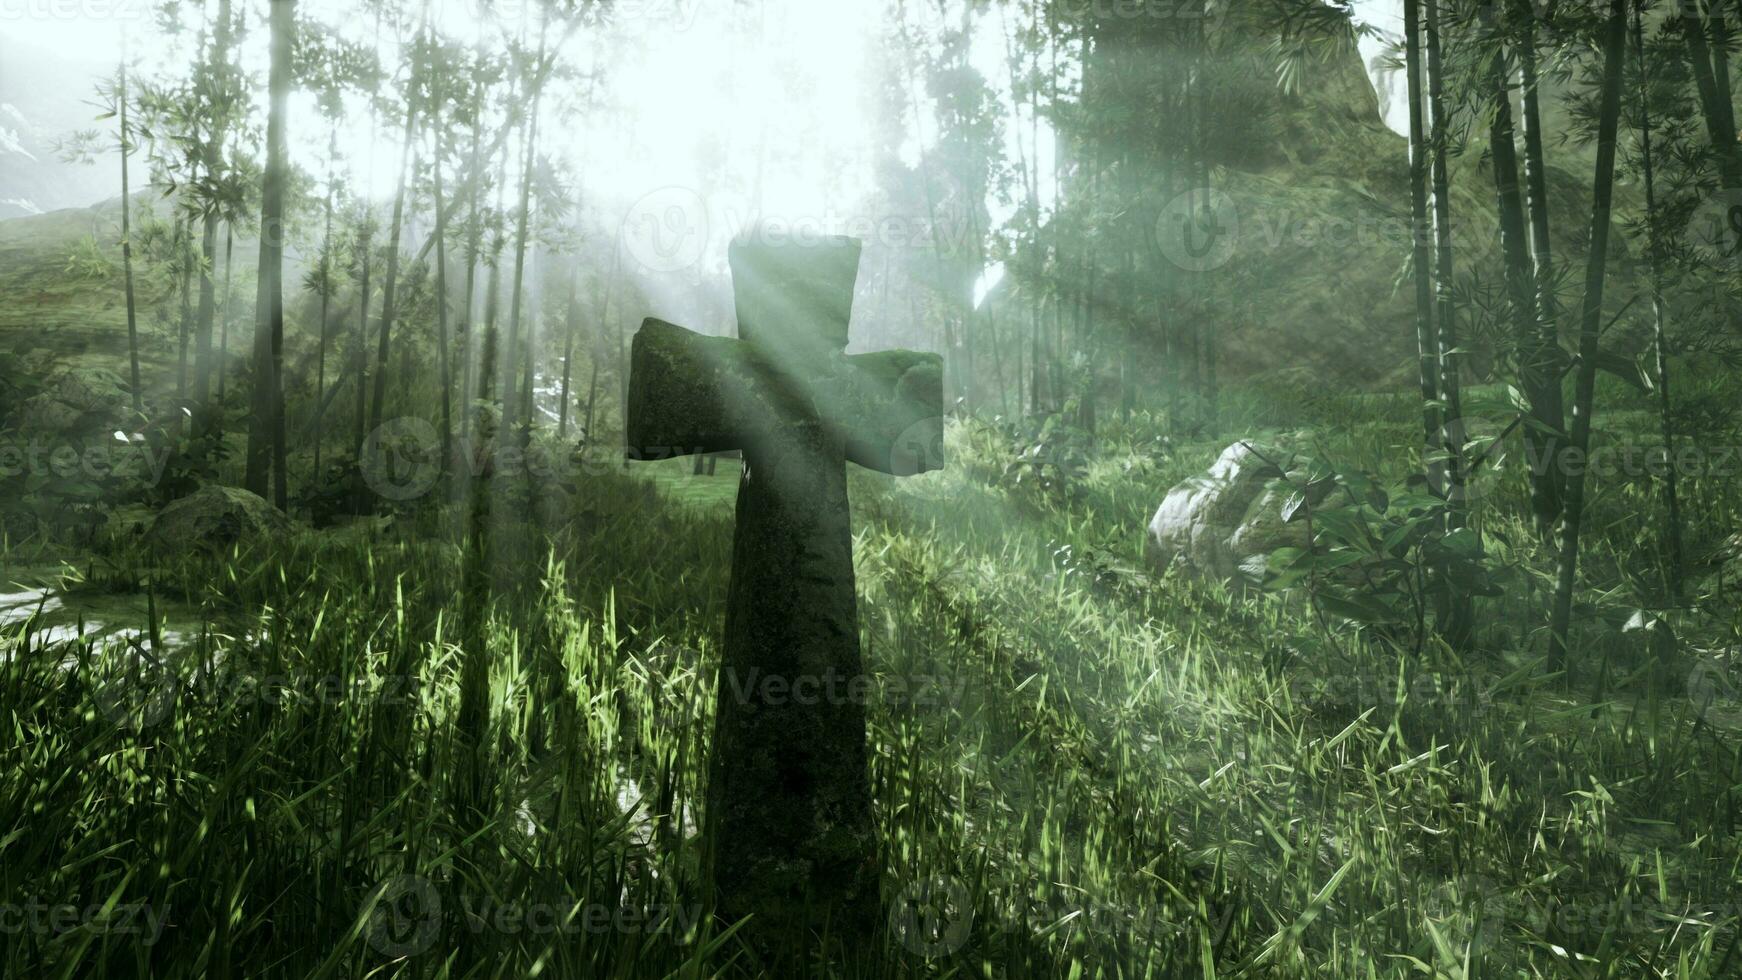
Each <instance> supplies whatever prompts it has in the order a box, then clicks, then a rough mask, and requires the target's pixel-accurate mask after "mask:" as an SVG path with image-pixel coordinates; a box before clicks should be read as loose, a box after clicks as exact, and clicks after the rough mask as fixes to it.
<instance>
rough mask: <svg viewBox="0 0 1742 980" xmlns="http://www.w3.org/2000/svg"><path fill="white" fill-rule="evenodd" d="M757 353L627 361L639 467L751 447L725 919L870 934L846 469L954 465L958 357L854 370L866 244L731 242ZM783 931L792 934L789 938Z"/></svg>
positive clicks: (871, 874)
mask: <svg viewBox="0 0 1742 980" xmlns="http://www.w3.org/2000/svg"><path fill="white" fill-rule="evenodd" d="M729 262H730V265H731V269H732V281H733V289H734V302H735V305H736V307H737V315H738V331H739V337H740V338H741V339H733V338H726V337H706V336H702V335H700V334H697V333H693V332H691V331H689V330H685V329H684V328H682V327H678V326H674V325H672V324H670V323H666V322H664V321H661V320H657V319H651V318H650V319H648V320H646V321H644V322H643V323H642V325H641V329H640V330H639V331H637V332H636V334H635V339H634V342H633V346H632V348H631V353H630V375H629V405H628V420H627V421H628V433H627V441H628V447H627V448H628V452H629V455H630V457H631V458H639V459H647V458H664V457H669V456H677V455H690V454H695V453H713V452H722V451H727V450H740V451H742V453H743V459H744V471H743V476H742V478H741V480H740V483H739V486H738V504H737V528H736V531H735V533H734V537H733V542H732V578H731V585H730V590H729V593H728V600H727V607H726V631H725V643H724V647H723V651H722V658H721V666H720V678H719V690H718V699H717V705H718V708H717V716H716V720H715V727H714V745H713V754H712V759H713V762H712V770H711V772H710V776H709V788H708V793H707V810H706V813H705V815H704V816H705V821H706V825H707V826H706V829H705V841H706V844H705V847H706V849H707V853H708V855H709V862H710V866H711V869H712V871H711V874H712V879H713V882H714V893H715V899H716V903H717V906H718V909H719V911H720V912H721V913H722V914H723V915H725V916H727V917H728V918H739V917H741V916H743V915H745V914H749V913H755V916H756V923H757V925H758V926H759V928H758V929H757V930H756V931H758V932H760V933H762V934H763V935H765V936H767V935H773V934H777V933H775V932H771V931H770V930H786V929H791V928H805V927H809V928H819V927H820V925H821V923H822V921H823V919H824V918H828V919H829V921H830V922H831V928H832V931H833V932H834V933H835V934H836V935H840V934H842V932H843V930H844V929H846V930H852V931H858V930H860V929H868V928H870V926H871V925H872V924H874V921H875V918H874V917H875V914H876V910H877V908H878V904H877V903H878V874H877V872H878V866H877V858H876V853H877V852H876V847H875V840H874V834H873V828H872V823H871V792H870V785H869V775H868V771H867V768H866V744H865V743H866V738H865V703H864V701H865V694H866V692H867V691H868V690H869V684H868V681H867V678H866V676H865V674H864V668H863V666H862V664H861V662H860V656H859V621H858V611H857V600H856V597H855V595H854V583H853V544H852V542H853V539H852V529H851V526H850V523H851V522H850V515H849V511H848V505H847V473H846V465H845V464H846V462H847V461H849V460H850V461H852V462H854V463H858V464H859V465H861V466H865V467H868V468H870V469H874V470H879V471H882V472H885V473H893V474H896V475H901V476H905V475H912V474H916V473H921V472H924V471H926V470H933V469H937V468H939V467H941V466H942V464H943V460H942V458H941V456H942V453H941V445H942V437H943V362H942V359H941V358H940V357H939V356H938V355H936V354H925V353H916V352H913V351H883V352H878V353H872V354H857V355H848V354H846V353H845V350H846V346H847V321H848V316H849V313H850V311H851V309H852V303H853V286H854V283H855V281H856V279H857V277H858V266H859V243H858V242H857V241H856V240H854V239H851V238H843V237H830V238H824V239H821V240H817V241H812V242H809V243H799V242H792V243H786V244H767V243H759V242H754V241H743V240H741V241H739V242H737V243H734V244H733V245H732V247H731V249H730V251H729ZM779 934H784V933H779Z"/></svg>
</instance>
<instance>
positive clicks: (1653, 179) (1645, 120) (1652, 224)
mask: <svg viewBox="0 0 1742 980" xmlns="http://www.w3.org/2000/svg"><path fill="white" fill-rule="evenodd" d="M1642 6H1643V5H1642V4H1639V3H1635V4H1634V6H1633V44H1634V51H1635V53H1636V55H1637V59H1638V66H1639V153H1640V157H1641V160H1640V165H1641V169H1642V176H1643V177H1644V180H1645V236H1646V245H1645V251H1646V256H1647V258H1648V260H1649V262H1648V266H1649V271H1648V275H1649V276H1650V277H1651V281H1650V283H1649V286H1650V290H1651V317H1652V330H1651V340H1652V344H1651V346H1652V351H1653V353H1654V355H1655V358H1656V368H1657V385H1656V388H1657V409H1658V412H1657V415H1658V426H1659V431H1660V433H1661V435H1662V438H1663V454H1664V459H1665V460H1666V461H1667V462H1668V464H1669V465H1666V466H1665V467H1664V468H1663V476H1662V480H1663V484H1662V486H1663V503H1664V529H1663V538H1664V546H1665V550H1666V551H1667V552H1668V556H1667V560H1666V566H1667V567H1666V569H1665V574H1664V584H1665V585H1667V586H1668V587H1669V594H1670V596H1671V598H1672V599H1674V600H1675V601H1677V602H1679V601H1681V597H1682V568H1683V559H1682V514H1681V500H1680V498H1679V494H1678V492H1677V491H1678V488H1677V485H1676V468H1675V463H1674V460H1675V458H1676V456H1675V429H1674V426H1673V425H1672V423H1671V416H1670V393H1669V340H1668V337H1667V335H1666V329H1665V323H1664V320H1665V316H1664V304H1663V242H1662V240H1661V238H1660V227H1659V222H1660V220H1661V216H1660V215H1659V213H1658V206H1657V174H1656V167H1655V166H1654V161H1653V160H1652V147H1651V67H1650V65H1649V64H1648V62H1647V61H1646V57H1645V26H1644V14H1643V13H1642V11H1641V9H1640V8H1641V7H1642Z"/></svg>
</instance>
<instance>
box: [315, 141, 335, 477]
mask: <svg viewBox="0 0 1742 980" xmlns="http://www.w3.org/2000/svg"><path fill="white" fill-rule="evenodd" d="M338 151H339V123H338V120H337V119H334V120H333V121H332V125H331V126H330V127H329V129H328V133H327V160H328V161H329V166H331V164H332V163H333V162H336V161H337V159H338ZM336 176H337V175H336V174H334V173H333V172H332V171H331V170H329V171H328V172H327V197H326V204H325V207H324V215H323V219H324V222H325V223H324V226H323V229H322V231H321V322H320V340H319V344H320V347H319V353H318V354H317V355H316V364H317V367H316V369H315V404H316V405H318V406H319V407H318V408H317V409H316V410H315V418H314V429H315V434H314V443H315V464H314V468H315V479H317V480H318V479H320V472H321V441H322V440H321V436H322V435H323V428H324V427H323V426H322V424H321V420H322V419H323V418H325V417H326V414H327V412H326V392H327V308H328V305H329V304H330V303H331V301H332V297H333V182H334V180H335V179H336Z"/></svg>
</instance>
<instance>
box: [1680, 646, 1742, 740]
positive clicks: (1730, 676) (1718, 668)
mask: <svg viewBox="0 0 1742 980" xmlns="http://www.w3.org/2000/svg"><path fill="white" fill-rule="evenodd" d="M1738 667H1739V665H1738V664H1737V663H1736V657H1735V656H1734V653H1733V651H1726V652H1724V653H1722V654H1720V653H1717V652H1715V651H1708V652H1707V653H1706V654H1705V655H1704V656H1702V657H1701V658H1700V660H1699V662H1698V663H1696V664H1694V669H1693V670H1692V671H1691V672H1689V673H1688V699H1689V700H1691V701H1692V702H1693V703H1694V707H1695V708H1696V709H1698V710H1699V712H1700V715H1701V717H1703V718H1705V720H1706V724H1708V725H1711V726H1713V727H1714V728H1730V729H1742V684H1738V683H1737V674H1738V673H1739V669H1738Z"/></svg>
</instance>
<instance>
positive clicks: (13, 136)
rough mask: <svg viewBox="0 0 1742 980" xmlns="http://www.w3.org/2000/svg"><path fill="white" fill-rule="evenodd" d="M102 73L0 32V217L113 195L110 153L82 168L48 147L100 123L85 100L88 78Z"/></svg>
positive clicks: (115, 167)
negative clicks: (62, 158)
mask: <svg viewBox="0 0 1742 980" xmlns="http://www.w3.org/2000/svg"><path fill="white" fill-rule="evenodd" d="M109 70H110V67H109V66H107V65H104V64H102V63H101V62H97V61H93V60H89V59H82V58H80V57H78V56H77V55H76V54H74V55H72V56H69V55H68V54H67V53H65V52H59V51H57V52H52V53H51V52H48V51H45V50H43V49H42V48H39V47H36V46H34V45H31V44H27V43H25V42H22V41H19V40H18V39H16V38H14V37H8V36H6V35H4V34H0V218H15V217H20V216H23V215H31V214H41V213H43V212H46V211H54V210H57V209H60V208H69V207H85V206H88V205H90V204H92V203H93V202H96V201H99V200H102V199H104V198H107V197H113V196H114V195H115V192H116V191H117V190H118V189H119V180H120V177H119V167H120V160H119V157H118V155H117V154H115V153H113V152H108V153H104V154H102V155H101V156H99V157H98V159H97V161H96V163H95V164H92V165H86V164H73V163H66V162H64V161H62V160H61V159H60V156H59V154H58V153H57V152H56V150H55V144H56V141H57V140H60V139H62V138H64V137H66V136H68V135H70V134H72V133H73V132H75V131H77V130H80V129H92V128H97V127H99V126H102V125H105V124H103V123H98V122H96V121H95V117H96V116H97V114H98V110H97V109H96V108H95V107H94V106H92V105H91V104H90V103H91V101H92V100H94V99H95V92H94V90H93V87H94V85H95V84H96V81H97V80H98V79H99V78H101V77H102V76H103V75H104V74H105V73H107V72H108V71H109ZM107 125H112V123H109V124H107Z"/></svg>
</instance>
